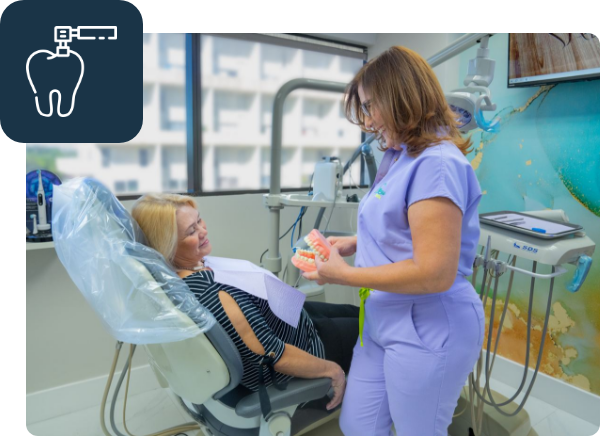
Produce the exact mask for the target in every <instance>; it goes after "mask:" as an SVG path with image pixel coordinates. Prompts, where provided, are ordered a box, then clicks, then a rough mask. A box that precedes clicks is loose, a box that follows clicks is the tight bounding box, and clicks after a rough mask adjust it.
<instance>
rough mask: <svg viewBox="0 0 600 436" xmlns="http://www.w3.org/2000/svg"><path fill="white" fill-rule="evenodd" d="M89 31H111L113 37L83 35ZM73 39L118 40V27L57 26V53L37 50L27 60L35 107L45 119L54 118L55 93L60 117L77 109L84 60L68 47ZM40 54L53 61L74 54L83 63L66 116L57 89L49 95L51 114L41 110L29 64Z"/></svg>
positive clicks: (55, 40)
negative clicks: (53, 97)
mask: <svg viewBox="0 0 600 436" xmlns="http://www.w3.org/2000/svg"><path fill="white" fill-rule="evenodd" d="M88 30H92V31H93V30H111V31H112V32H111V33H112V35H111V36H108V38H107V37H106V36H98V37H96V36H84V35H82V31H84V32H83V33H87V32H86V31H88ZM73 38H77V39H80V40H89V39H96V38H97V39H100V40H104V39H109V40H114V39H117V26H78V27H77V28H76V29H73V28H71V27H70V26H55V27H54V42H57V43H58V46H57V47H56V53H52V52H51V51H49V50H37V51H35V52H33V53H32V54H31V55H30V56H29V58H28V59H27V64H26V66H25V69H26V71H27V79H28V80H29V84H30V85H31V89H33V93H34V94H36V96H35V106H36V108H37V111H38V113H39V114H40V115H41V116H43V117H51V116H52V113H53V110H54V107H53V104H52V94H54V93H56V94H58V107H57V108H56V113H57V114H58V116H60V117H68V116H69V115H71V113H72V112H73V109H75V95H76V94H77V90H78V89H79V85H80V84H81V79H83V71H84V64H83V59H82V58H81V56H80V55H79V53H77V52H76V51H74V50H71V49H70V48H69V46H68V45H67V44H68V43H70V42H71V41H72V40H73ZM38 53H48V54H49V55H50V57H48V58H46V59H47V60H52V59H54V58H61V57H63V58H64V57H69V56H70V55H71V54H73V55H75V56H77V58H78V59H79V62H81V74H80V75H79V80H78V81H77V85H76V86H75V90H74V91H73V96H72V97H71V109H70V110H69V112H67V113H66V114H63V113H61V112H60V103H61V100H62V96H61V93H60V91H59V90H57V89H53V90H52V91H50V93H49V94H48V98H49V100H50V113H47V114H45V113H43V112H42V111H41V110H40V104H39V101H38V96H37V91H36V89H35V86H34V85H33V81H32V80H31V75H30V74H29V63H30V62H31V59H32V58H33V57H34V56H35V55H37V54H38Z"/></svg>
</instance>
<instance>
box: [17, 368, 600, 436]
mask: <svg viewBox="0 0 600 436" xmlns="http://www.w3.org/2000/svg"><path fill="white" fill-rule="evenodd" d="M491 387H492V389H494V390H496V391H497V392H499V393H501V394H503V395H511V394H512V393H513V392H514V389H512V388H511V387H509V386H507V385H505V384H503V383H500V382H497V381H495V380H492V384H491ZM108 407H109V406H108ZM525 409H526V410H527V412H528V413H529V416H530V420H531V425H532V427H533V428H534V430H536V432H537V434H538V435H539V436H591V435H595V434H596V432H598V427H597V426H595V425H593V424H590V423H589V422H586V421H583V420H581V419H579V418H577V417H575V416H573V415H570V414H568V413H565V412H563V411H562V410H559V409H557V408H555V407H553V406H550V405H548V404H546V403H544V402H543V401H541V400H539V399H537V398H533V397H529V399H528V401H527V404H526V406H525ZM99 410H100V408H99V407H92V408H89V409H86V410H82V411H79V412H77V413H72V414H69V415H64V416H59V417H56V418H53V419H49V420H47V421H43V422H38V423H35V424H31V425H29V426H28V430H29V432H30V433H32V434H33V435H35V436H88V435H89V436H103V435H104V433H103V432H102V429H101V427H100V423H99V415H100V413H99ZM116 415H117V416H118V417H119V418H116V423H117V425H118V426H119V428H120V429H121V430H120V431H121V432H122V433H124V430H123V429H122V427H121V423H122V403H119V404H117V412H116ZM189 421H190V419H189V417H188V416H187V415H186V413H185V412H184V411H182V410H181V409H180V408H179V406H178V405H177V404H176V403H175V402H174V400H173V399H172V398H171V396H170V395H169V394H168V393H167V392H166V391H164V390H162V389H159V390H155V391H151V392H148V393H144V394H140V395H137V396H134V397H131V398H130V399H129V400H128V402H127V427H128V430H129V431H130V432H131V433H133V434H137V435H143V434H150V433H154V432H157V431H159V430H162V429H165V428H168V427H172V426H176V425H180V424H183V423H186V422H189ZM107 426H108V428H109V429H110V426H109V424H108V423H107ZM109 431H110V430H109ZM111 433H112V432H111ZM186 434H187V435H188V436H202V434H201V433H200V432H199V431H191V432H190V431H188V432H186ZM306 436H342V432H341V431H340V429H339V426H338V422H337V420H333V421H330V422H328V423H326V424H324V425H323V426H321V427H319V428H316V429H314V430H312V431H311V432H309V433H306Z"/></svg>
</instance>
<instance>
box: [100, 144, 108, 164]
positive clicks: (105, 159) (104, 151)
mask: <svg viewBox="0 0 600 436" xmlns="http://www.w3.org/2000/svg"><path fill="white" fill-rule="evenodd" d="M101 152H102V166H103V167H107V166H109V165H110V148H103V149H101Z"/></svg>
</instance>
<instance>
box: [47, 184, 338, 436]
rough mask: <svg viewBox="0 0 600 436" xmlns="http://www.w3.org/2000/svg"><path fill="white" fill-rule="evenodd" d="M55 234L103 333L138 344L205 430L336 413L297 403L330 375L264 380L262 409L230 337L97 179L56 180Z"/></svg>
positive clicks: (219, 434) (265, 435)
mask: <svg viewBox="0 0 600 436" xmlns="http://www.w3.org/2000/svg"><path fill="white" fill-rule="evenodd" d="M53 236H54V241H55V248H56V252H57V254H58V257H59V259H60V260H61V262H62V263H63V265H64V266H65V268H66V270H67V272H68V273H69V275H70V276H71V278H72V280H73V281H74V282H75V284H76V285H77V287H78V288H79V290H80V291H81V292H82V294H83V296H84V297H85V298H86V300H87V301H88V303H90V305H91V306H92V308H93V309H94V311H95V312H96V313H97V314H98V315H99V316H100V319H101V321H102V322H103V325H104V326H105V327H106V328H107V330H108V331H109V333H111V335H113V336H114V337H115V338H116V339H117V340H118V341H121V342H127V343H132V344H138V345H142V346H143V348H144V349H145V351H146V353H147V355H148V360H149V362H150V366H151V368H152V370H153V372H154V374H155V375H156V377H157V379H158V382H159V384H160V386H161V387H163V388H168V389H170V390H171V391H172V393H173V394H174V395H175V396H176V397H177V399H178V402H179V404H180V405H181V406H182V407H183V408H184V410H185V411H186V412H187V413H188V415H190V416H191V417H192V418H193V419H194V421H195V422H197V423H198V424H199V426H200V429H201V430H202V432H203V434H204V435H206V436H210V435H214V436H286V435H290V434H298V433H301V432H302V431H303V430H304V431H306V430H307V429H308V428H309V427H310V428H313V427H316V426H317V425H318V421H321V420H323V421H326V420H329V419H331V418H332V416H331V414H332V413H333V412H332V411H329V412H328V411H326V410H325V409H324V407H323V408H322V409H319V408H310V407H302V406H304V405H306V404H305V403H308V402H313V403H318V402H319V400H323V397H325V396H326V395H328V393H329V392H330V386H331V380H330V379H329V378H320V379H292V380H291V381H290V382H289V383H288V385H287V388H286V389H285V390H278V389H275V388H274V387H273V386H270V387H268V388H267V393H268V396H269V400H270V405H271V412H270V413H267V414H266V416H264V415H263V412H262V411H261V401H260V399H259V394H258V392H252V391H250V390H248V389H246V388H244V387H242V386H241V385H239V383H240V380H241V379H242V361H241V358H240V355H239V353H238V351H237V349H236V347H235V345H234V343H233V341H232V340H231V339H230V338H229V336H228V335H227V334H226V332H225V331H224V330H223V328H222V327H221V326H220V325H219V324H218V323H217V322H216V321H215V319H214V317H213V316H212V314H210V312H208V310H207V309H205V308H204V307H203V306H201V305H200V304H199V303H198V301H197V299H196V298H195V296H194V295H193V293H192V292H191V291H190V290H189V288H187V285H185V283H184V282H183V281H182V280H181V279H180V278H179V277H178V276H177V275H176V274H175V273H174V272H173V271H172V270H171V269H170V267H169V266H168V265H167V264H166V262H165V260H164V258H163V257H162V256H161V255H160V254H159V253H158V252H156V251H155V250H152V249H150V248H148V247H147V246H145V244H143V242H144V241H145V239H144V236H143V234H142V232H141V230H140V229H139V227H138V226H137V223H135V221H134V220H133V218H131V216H130V215H129V213H128V212H127V211H126V210H125V209H124V208H123V206H122V205H121V204H120V203H119V201H118V200H117V199H116V198H115V197H114V196H113V195H112V193H111V192H110V191H109V190H108V189H107V188H106V187H104V186H103V185H102V184H101V183H99V182H98V181H96V180H94V179H87V178H78V179H73V180H70V181H68V182H66V183H64V184H63V185H61V186H58V187H56V188H55V194H54V213H53ZM113 428H114V427H113Z"/></svg>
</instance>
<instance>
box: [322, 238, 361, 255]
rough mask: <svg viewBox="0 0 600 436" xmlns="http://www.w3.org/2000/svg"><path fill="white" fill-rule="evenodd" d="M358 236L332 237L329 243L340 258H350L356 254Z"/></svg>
mask: <svg viewBox="0 0 600 436" xmlns="http://www.w3.org/2000/svg"><path fill="white" fill-rule="evenodd" d="M356 239H357V238H356V236H330V237H328V238H327V242H329V243H330V244H331V245H333V246H335V247H336V248H337V249H338V251H339V253H340V256H343V257H348V256H352V255H353V254H354V253H356Z"/></svg>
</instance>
